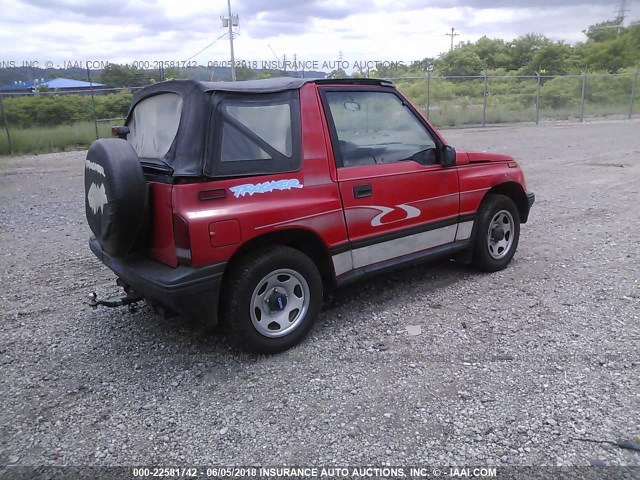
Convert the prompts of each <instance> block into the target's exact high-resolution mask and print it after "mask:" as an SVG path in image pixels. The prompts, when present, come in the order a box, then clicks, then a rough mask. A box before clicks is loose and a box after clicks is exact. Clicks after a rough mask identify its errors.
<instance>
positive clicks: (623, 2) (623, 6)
mask: <svg viewBox="0 0 640 480" xmlns="http://www.w3.org/2000/svg"><path fill="white" fill-rule="evenodd" d="M616 6H617V7H618V12H617V15H616V22H617V23H618V28H617V33H618V35H620V31H621V30H622V28H623V27H624V17H625V16H626V13H627V12H628V11H629V10H627V0H620V4H618V5H616Z"/></svg>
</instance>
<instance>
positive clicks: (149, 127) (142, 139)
mask: <svg viewBox="0 0 640 480" xmlns="http://www.w3.org/2000/svg"><path fill="white" fill-rule="evenodd" d="M181 116H182V97H181V96H180V95H178V94H177V93H161V94H158V95H154V96H153V97H149V98H145V99H144V100H142V101H140V102H138V103H137V104H136V106H135V107H134V109H133V112H132V114H131V118H130V119H129V123H128V124H127V126H128V127H129V130H130V132H129V134H128V135H127V141H128V142H129V143H130V144H131V145H132V146H133V148H134V149H135V151H136V153H137V154H138V157H140V158H163V157H164V156H165V155H166V154H167V152H168V151H169V149H170V148H171V145H172V144H173V141H174V139H175V138H176V133H178V126H179V125H180V118H181Z"/></svg>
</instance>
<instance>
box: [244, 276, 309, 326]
mask: <svg viewBox="0 0 640 480" xmlns="http://www.w3.org/2000/svg"><path fill="white" fill-rule="evenodd" d="M310 299H311V296H310V294H309V285H308V284H307V281H306V280H305V279H304V277H303V276H302V275H300V274H299V273H298V272H296V271H295V270H291V269H288V268H283V269H280V270H275V271H273V272H271V273H269V274H268V275H265V276H264V277H263V278H262V280H260V281H259V282H258V284H257V285H256V288H255V289H254V290H253V294H252V296H251V322H252V323H253V326H254V327H255V329H256V330H257V331H258V333H260V334H261V335H264V336H265V337H270V338H277V337H282V336H284V335H287V334H288V333H290V332H292V331H293V330H295V329H296V328H297V327H298V326H299V325H300V323H301V322H302V320H303V319H304V317H305V315H306V314H307V310H308V309H309V301H310Z"/></svg>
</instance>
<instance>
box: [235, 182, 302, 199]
mask: <svg viewBox="0 0 640 480" xmlns="http://www.w3.org/2000/svg"><path fill="white" fill-rule="evenodd" d="M302 187H303V185H302V184H301V183H300V181H298V179H297V178H291V179H287V180H272V181H270V182H264V183H256V184H253V183H245V184H243V185H236V186H235V187H230V188H229V190H231V192H232V193H233V195H234V196H235V197H236V198H238V197H244V196H245V195H249V196H250V197H251V196H253V194H254V193H269V192H273V191H274V190H291V189H292V188H302Z"/></svg>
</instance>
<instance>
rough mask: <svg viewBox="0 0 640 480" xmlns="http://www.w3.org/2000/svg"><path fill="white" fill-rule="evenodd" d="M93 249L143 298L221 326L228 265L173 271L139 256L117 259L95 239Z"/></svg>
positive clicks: (92, 238)
mask: <svg viewBox="0 0 640 480" xmlns="http://www.w3.org/2000/svg"><path fill="white" fill-rule="evenodd" d="M89 247H90V248H91V251H92V252H93V253H94V255H95V256H96V257H98V260H100V261H101V262H102V263H104V264H105V265H106V266H107V267H109V268H110V269H111V270H113V272H114V273H115V274H116V275H117V276H118V277H119V278H121V279H122V280H123V281H124V282H125V283H127V284H128V285H130V286H131V287H132V288H133V289H134V290H136V291H137V292H138V293H140V294H141V295H142V296H143V297H145V298H148V299H150V300H153V301H155V302H157V303H160V304H162V305H164V306H166V307H169V308H170V309H172V310H174V311H175V312H176V313H180V314H183V315H187V316H190V317H194V318H197V319H198V320H204V321H207V322H208V323H216V322H217V312H218V299H219V296H220V288H221V286H222V276H223V274H224V269H225V266H226V263H217V264H214V265H206V266H203V267H187V266H184V265H180V266H178V267H176V268H173V267H169V266H167V265H164V264H162V263H159V262H157V261H155V260H152V259H150V258H147V257H144V256H142V255H138V254H130V255H128V256H126V257H122V258H114V257H112V256H110V255H109V254H108V253H106V252H105V251H104V250H103V249H102V247H101V246H100V244H99V243H98V240H97V239H96V238H95V237H91V239H90V240H89Z"/></svg>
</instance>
